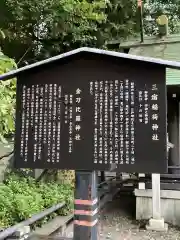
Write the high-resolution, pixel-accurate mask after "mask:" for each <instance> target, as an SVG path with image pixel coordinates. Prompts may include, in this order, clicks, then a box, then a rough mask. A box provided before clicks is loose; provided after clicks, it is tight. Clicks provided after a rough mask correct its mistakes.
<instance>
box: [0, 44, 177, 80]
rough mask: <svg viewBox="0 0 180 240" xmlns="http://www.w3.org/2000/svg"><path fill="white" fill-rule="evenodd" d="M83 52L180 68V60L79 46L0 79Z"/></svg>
mask: <svg viewBox="0 0 180 240" xmlns="http://www.w3.org/2000/svg"><path fill="white" fill-rule="evenodd" d="M83 52H84V53H89V54H91V53H92V54H97V55H102V56H112V57H116V58H124V59H129V60H134V61H141V62H149V63H153V64H158V65H162V66H164V67H168V68H174V69H180V62H175V61H168V60H162V59H157V58H150V57H144V56H136V55H131V54H125V53H119V52H114V51H107V50H101V49H96V48H88V47H83V48H78V49H75V50H72V51H69V52H67V53H63V54H60V55H58V56H55V57H52V58H49V59H46V60H43V61H40V62H37V63H34V64H30V65H28V66H25V67H22V68H19V69H17V70H13V71H10V72H8V73H5V74H3V75H0V80H7V79H10V78H13V77H16V76H17V75H18V74H20V73H22V72H25V71H30V70H32V69H34V68H37V67H39V66H43V65H46V64H48V63H52V62H55V61H60V60H61V59H64V58H68V57H70V56H72V55H76V54H79V53H83Z"/></svg>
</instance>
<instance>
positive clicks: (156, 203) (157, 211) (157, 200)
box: [147, 174, 168, 231]
mask: <svg viewBox="0 0 180 240" xmlns="http://www.w3.org/2000/svg"><path fill="white" fill-rule="evenodd" d="M147 229H148V230H154V231H167V229H168V225H167V224H166V223H164V219H163V218H162V216H161V188H160V174H152V218H151V219H150V220H149V225H147Z"/></svg>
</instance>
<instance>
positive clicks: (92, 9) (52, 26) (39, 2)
mask: <svg viewBox="0 0 180 240" xmlns="http://www.w3.org/2000/svg"><path fill="white" fill-rule="evenodd" d="M105 7H106V3H105V1H104V0H100V1H99V0H98V1H96V0H94V1H92V2H88V1H87V0H1V1H0V22H1V28H2V29H3V31H4V32H5V34H6V36H7V39H6V41H3V49H4V51H5V52H8V55H9V56H12V54H13V56H16V58H17V59H18V60H19V59H20V58H21V56H23V54H24V53H25V52H26V50H27V49H29V51H28V53H27V55H26V58H27V56H28V58H30V59H32V58H33V57H34V58H35V60H37V59H39V58H41V59H42V58H47V57H49V56H52V55H54V54H57V52H64V51H67V50H69V49H72V48H76V47H79V46H84V45H91V46H93V45H95V42H96V33H97V30H98V25H99V24H101V23H102V22H103V21H105V20H106V15H105V14H104V9H105ZM8 46H9V47H10V48H8ZM20 46H21V47H20ZM15 47H19V49H18V53H17V52H16V53H15V52H14V51H17V50H16V49H15ZM8 49H9V50H8ZM9 51H11V52H9Z"/></svg>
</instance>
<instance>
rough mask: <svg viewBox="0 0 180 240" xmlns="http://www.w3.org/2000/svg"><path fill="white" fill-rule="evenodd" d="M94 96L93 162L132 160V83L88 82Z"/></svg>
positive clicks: (133, 158) (133, 144) (123, 81)
mask: <svg viewBox="0 0 180 240" xmlns="http://www.w3.org/2000/svg"><path fill="white" fill-rule="evenodd" d="M89 92H90V94H91V95H92V96H93V98H94V104H93V106H94V117H93V120H94V130H93V131H94V136H93V138H94V154H93V160H94V163H99V164H112V163H115V164H117V165H118V164H134V163H135V149H134V148H135V129H134V124H135V112H134V106H135V84H134V82H132V81H130V80H129V79H126V80H117V79H116V80H109V81H107V80H105V81H94V82H90V85H89Z"/></svg>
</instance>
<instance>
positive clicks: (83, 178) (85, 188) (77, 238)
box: [73, 171, 98, 240]
mask: <svg viewBox="0 0 180 240" xmlns="http://www.w3.org/2000/svg"><path fill="white" fill-rule="evenodd" d="M75 184H76V186H75V187H76V188H75V199H74V238H73V239H74V240H85V239H88V240H97V238H98V230H97V224H98V194H97V173H96V172H95V171H92V172H88V171H79V172H76V183H75Z"/></svg>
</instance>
